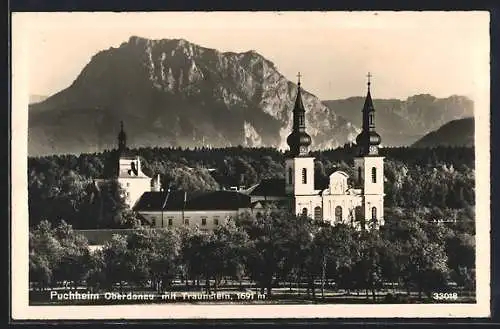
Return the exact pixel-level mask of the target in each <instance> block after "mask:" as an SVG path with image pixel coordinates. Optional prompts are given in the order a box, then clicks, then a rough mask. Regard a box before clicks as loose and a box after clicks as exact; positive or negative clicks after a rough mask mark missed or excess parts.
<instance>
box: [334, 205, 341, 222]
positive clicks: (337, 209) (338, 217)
mask: <svg viewBox="0 0 500 329" xmlns="http://www.w3.org/2000/svg"><path fill="white" fill-rule="evenodd" d="M335 222H337V223H339V222H342V207H341V206H336V207H335Z"/></svg>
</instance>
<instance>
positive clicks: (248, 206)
mask: <svg viewBox="0 0 500 329" xmlns="http://www.w3.org/2000/svg"><path fill="white" fill-rule="evenodd" d="M287 143H288V146H289V150H288V151H287V152H286V154H285V156H286V159H285V173H284V174H285V175H284V176H285V178H284V179H270V180H264V181H261V182H260V183H258V184H256V185H254V186H252V187H250V188H248V189H246V190H242V191H225V190H224V191H213V192H207V193H203V194H198V195H192V194H191V193H189V192H188V191H170V190H168V191H164V190H163V189H162V188H161V186H160V177H159V175H157V176H155V177H154V178H150V177H148V176H146V175H145V174H144V173H143V172H142V170H141V161H140V158H139V157H138V156H136V155H132V154H130V153H128V151H127V149H126V135H125V132H124V130H123V124H122V128H121V131H120V134H119V136H118V145H119V147H118V150H119V155H120V156H119V161H118V162H119V163H118V176H117V179H118V182H119V184H120V186H121V187H122V189H123V190H124V192H125V194H126V195H125V196H126V200H127V203H128V205H129V206H130V207H131V208H132V209H133V210H134V211H136V212H137V213H139V214H140V215H141V216H142V217H143V218H144V219H145V220H146V221H147V222H148V223H149V224H150V225H152V226H155V227H172V226H174V227H175V226H179V225H197V226H199V227H200V228H201V229H204V230H211V229H214V228H215V227H216V226H217V225H219V224H220V223H222V222H223V221H224V220H228V219H230V218H232V217H235V216H238V215H239V214H241V213H243V212H247V211H248V212H254V213H258V212H260V211H262V210H261V209H264V208H265V207H266V203H270V202H271V203H275V204H276V203H279V204H281V205H282V206H283V207H286V208H288V210H290V211H292V212H294V213H295V214H297V215H305V216H309V217H311V218H314V219H316V220H323V221H326V222H329V223H331V224H332V225H336V224H339V223H343V224H347V225H352V226H354V227H356V228H358V229H369V228H371V229H376V228H378V227H379V226H380V225H384V195H385V194H384V175H383V173H384V158H383V157H382V156H380V155H379V145H380V143H381V138H380V136H379V135H378V134H377V132H376V131H375V109H374V106H373V102H372V98H371V93H370V80H368V92H367V95H366V98H365V103H364V106H363V109H362V131H361V133H360V134H359V135H358V136H357V138H356V145H357V155H356V156H355V157H354V159H353V160H354V161H353V163H354V168H353V169H354V173H355V175H354V176H355V177H352V178H353V179H352V180H350V179H349V176H348V174H347V173H345V172H344V171H335V172H333V173H332V174H330V176H329V180H328V184H327V186H315V177H314V175H315V171H314V157H312V156H311V155H310V146H311V143H312V141H311V137H310V136H309V135H308V134H307V131H306V120H305V107H304V104H303V101H302V95H301V83H300V80H299V81H298V90H297V96H296V100H295V104H294V108H293V125H292V131H291V133H290V135H289V136H288V138H287Z"/></svg>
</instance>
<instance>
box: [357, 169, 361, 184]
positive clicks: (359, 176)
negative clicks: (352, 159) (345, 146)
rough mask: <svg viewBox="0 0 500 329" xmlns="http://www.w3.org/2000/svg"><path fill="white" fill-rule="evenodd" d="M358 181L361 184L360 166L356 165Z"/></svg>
mask: <svg viewBox="0 0 500 329" xmlns="http://www.w3.org/2000/svg"><path fill="white" fill-rule="evenodd" d="M358 183H359V184H361V167H358Z"/></svg>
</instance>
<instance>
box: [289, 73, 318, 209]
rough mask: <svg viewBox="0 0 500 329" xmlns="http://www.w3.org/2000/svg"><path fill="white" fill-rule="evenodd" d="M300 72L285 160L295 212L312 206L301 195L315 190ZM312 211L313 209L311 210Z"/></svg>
mask: <svg viewBox="0 0 500 329" xmlns="http://www.w3.org/2000/svg"><path fill="white" fill-rule="evenodd" d="M300 77H301V75H300V73H299V74H298V83H297V97H296V98H295V105H294V107H293V126H292V132H291V134H290V135H289V136H288V138H287V143H288V146H289V151H288V152H287V154H286V160H285V176H286V177H285V191H286V193H287V194H288V195H290V196H293V199H294V202H292V205H293V208H294V209H293V210H294V211H295V213H298V212H300V211H297V210H299V209H303V208H304V207H305V208H310V206H307V207H306V206H304V205H302V204H301V203H300V199H301V197H305V196H311V195H314V194H315V191H314V158H313V157H311V156H310V155H309V146H310V145H311V136H309V135H308V134H307V132H306V120H305V109H304V103H303V102H302V88H301V84H300ZM309 212H312V209H311V210H309Z"/></svg>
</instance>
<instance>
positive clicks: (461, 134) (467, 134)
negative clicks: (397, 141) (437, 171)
mask: <svg viewBox="0 0 500 329" xmlns="http://www.w3.org/2000/svg"><path fill="white" fill-rule="evenodd" d="M412 146H413V147H437V146H467V147H473V146H474V118H464V119H459V120H453V121H450V122H448V123H446V124H445V125H443V126H442V127H440V128H439V129H437V130H435V131H432V132H430V133H428V134H427V135H425V136H424V137H422V138H421V139H419V140H418V141H417V142H416V143H414V144H413V145H412Z"/></svg>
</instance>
